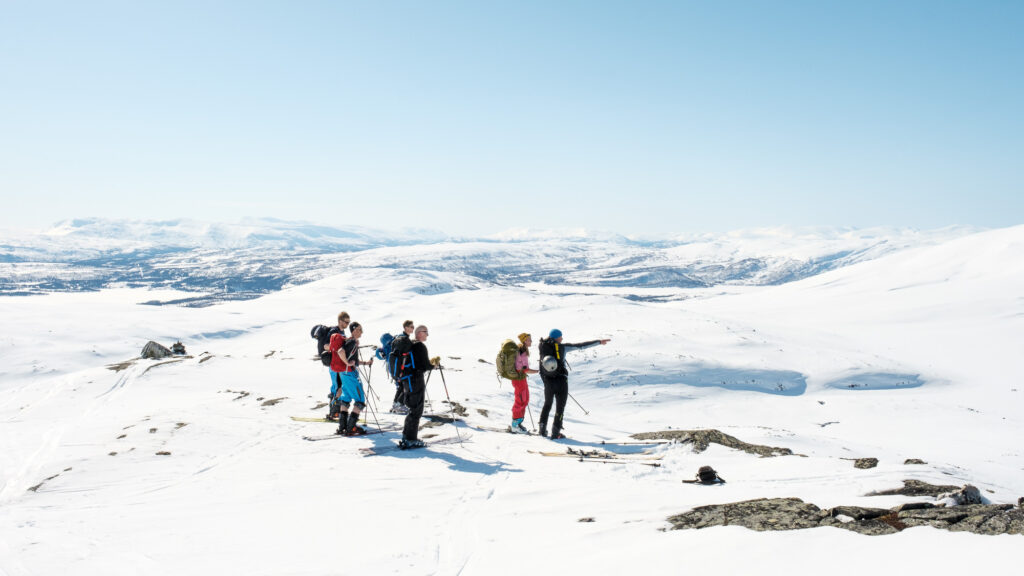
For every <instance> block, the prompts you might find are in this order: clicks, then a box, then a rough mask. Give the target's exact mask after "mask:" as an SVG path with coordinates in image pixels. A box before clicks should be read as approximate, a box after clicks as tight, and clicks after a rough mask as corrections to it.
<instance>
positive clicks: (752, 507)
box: [668, 486, 1024, 536]
mask: <svg viewBox="0 0 1024 576" xmlns="http://www.w3.org/2000/svg"><path fill="white" fill-rule="evenodd" d="M964 488H965V489H966V488H969V487H968V486H965V487H964ZM668 521H669V522H671V523H672V529H673V530H685V529H695V528H696V529H699V528H709V527H711V526H743V527H744V528H749V529H751V530H757V531H759V532H762V531H767V530H799V529H803V528H817V527H819V526H833V527H837V528H844V529H846V530H851V531H854V532H858V533H860V534H867V535H872V536H877V535H883V534H893V533H895V532H899V531H902V530H904V529H906V528H911V527H915V526H931V527H933V528H940V529H944V530H950V531H954V532H973V533H975V534H989V535H994V534H1024V510H1021V509H1020V508H1014V507H1013V505H1012V504H987V505H986V504H972V505H967V506H953V507H935V506H932V507H930V508H913V509H908V508H899V507H897V508H893V509H891V510H884V509H881V508H861V507H857V506H837V507H835V508H832V509H831V510H822V509H820V508H818V507H817V506H815V505H814V504H809V503H807V502H804V501H803V500H801V499H799V498H761V499H758V500H747V501H745V502H733V503H730V504H715V505H712V506H701V507H698V508H694V509H693V510H691V511H690V512H686V513H684V514H679V515H676V516H671V517H669V518H668Z"/></svg>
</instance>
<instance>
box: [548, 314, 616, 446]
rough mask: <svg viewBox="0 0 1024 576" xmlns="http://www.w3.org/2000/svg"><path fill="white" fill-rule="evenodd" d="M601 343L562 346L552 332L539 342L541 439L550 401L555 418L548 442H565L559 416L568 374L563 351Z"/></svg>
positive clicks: (566, 392)
mask: <svg viewBox="0 0 1024 576" xmlns="http://www.w3.org/2000/svg"><path fill="white" fill-rule="evenodd" d="M609 340H610V339H609V338H606V339H604V340H590V341H587V342H582V343H579V344H563V343H562V331H561V330H559V329H557V328H556V329H554V330H552V331H551V332H550V333H549V334H548V337H547V338H541V339H540V344H538V345H537V350H538V351H539V352H540V358H541V360H540V379H541V380H543V381H544V407H543V408H542V409H541V411H540V435H541V436H547V435H548V414H549V413H550V412H551V401H552V400H554V401H555V418H554V423H553V424H552V426H551V439H552V440H558V439H561V438H565V436H564V435H563V434H562V414H563V413H564V412H565V401H566V399H567V398H568V397H569V370H568V368H566V366H565V352H566V350H572V349H575V350H582V349H584V348H590V347H591V346H597V345H598V344H601V345H604V344H607V343H608V342H609Z"/></svg>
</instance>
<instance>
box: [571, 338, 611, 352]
mask: <svg viewBox="0 0 1024 576" xmlns="http://www.w3.org/2000/svg"><path fill="white" fill-rule="evenodd" d="M609 340H611V338H605V339H604V340H588V341H586V342H580V343H579V344H567V343H563V344H561V346H562V348H565V349H566V350H568V349H570V348H576V349H579V350H583V349H584V348H590V347H591V346H597V345H598V344H600V345H604V344H607V343H608V341H609Z"/></svg>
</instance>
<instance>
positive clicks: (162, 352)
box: [142, 340, 174, 360]
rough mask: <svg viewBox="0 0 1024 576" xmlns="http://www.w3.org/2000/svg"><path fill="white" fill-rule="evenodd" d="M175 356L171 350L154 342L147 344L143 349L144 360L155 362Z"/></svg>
mask: <svg viewBox="0 0 1024 576" xmlns="http://www.w3.org/2000/svg"><path fill="white" fill-rule="evenodd" d="M173 355H174V353H173V352H171V349H170V348H167V347H166V346H163V345H162V344H157V343H156V342H153V341H152V340H150V341H149V342H146V345H145V346H143V347H142V357H143V358H152V359H154V360H160V359H161V358H167V357H169V356H173Z"/></svg>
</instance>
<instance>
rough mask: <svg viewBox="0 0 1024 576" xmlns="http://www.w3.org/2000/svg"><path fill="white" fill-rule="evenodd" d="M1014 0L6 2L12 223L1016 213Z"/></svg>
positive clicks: (980, 220)
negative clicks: (74, 219) (86, 219)
mask: <svg viewBox="0 0 1024 576" xmlns="http://www.w3.org/2000/svg"><path fill="white" fill-rule="evenodd" d="M1022 29H1024V2H1017V1H990V2H977V1H975V2H967V1H964V2H949V1H938V0H936V1H927V2H924V1H922V2H914V1H902V2H900V1H887V2H872V1H857V2H852V1H851V2H827V1H806V2H804V1H767V0H766V1H758V2H741V1H728V2H710V1H709V2H684V1H678V2H640V1H637V2H599V1H580V2H447V1H437V2H426V1H418V2H388V1H375V2H344V1H335V2H308V1H297V2H283V1H282V2H254V1H246V2H182V1H175V2H162V3H158V2H140V1H127V0H126V1H122V2H67V3H60V2H46V1H33V2H27V1H12V0H0V102H2V104H3V105H2V106H0V195H2V200H3V203H4V205H5V207H4V209H3V210H2V211H0V226H4V227H24V226H33V227H37V226H38V227H43V226H46V225H48V224H51V223H54V222H56V221H58V220H62V219H65V218H71V217H84V216H106V217H113V218H122V217H124V218H142V219H150V218H168V217H191V218H198V219H204V220H219V221H234V220H237V219H238V218H240V217H250V216H274V217H278V218H285V219H295V220H307V221H312V222H318V223H324V224H332V225H345V224H358V225H363V226H371V227H380V228H391V229H393V228H401V227H406V226H420V227H429V228H436V229H439V230H443V231H446V232H449V233H452V234H486V233H489V232H493V231H498V230H504V229H508V228H511V227H533V228H564V227H586V228H592V229H600V230H611V231H615V232H619V233H625V234H650V233H658V234H662V233H669V234H670V233H677V232H691V231H724V230H731V229H738V228H749V227H759V226H777V225H790V226H803V225H839V226H857V227H866V226H875V225H897V226H912V227H918V228H935V227H941V226H947V225H954V224H966V225H975V226H987V227H997V226H1006V225H1013V224H1019V223H1022V222H1024V217H1022V215H1024V190H1022V182H1024V168H1022V166H1024V111H1022V109H1024V106H1022V104H1021V103H1022V102H1024V39H1022V38H1024V35H1022V34H1020V30H1022Z"/></svg>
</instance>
